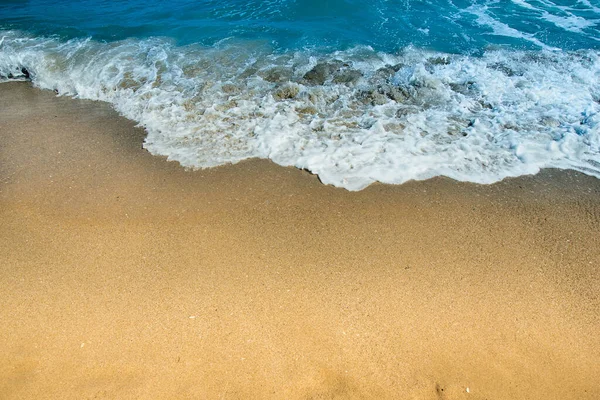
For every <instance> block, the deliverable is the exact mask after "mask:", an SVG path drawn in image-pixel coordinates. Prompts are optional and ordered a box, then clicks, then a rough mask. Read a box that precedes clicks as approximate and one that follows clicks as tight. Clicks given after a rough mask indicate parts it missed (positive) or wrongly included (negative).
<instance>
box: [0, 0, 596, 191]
mask: <svg viewBox="0 0 600 400" xmlns="http://www.w3.org/2000/svg"><path fill="white" fill-rule="evenodd" d="M599 29H600V0H577V1H575V0H572V1H567V0H512V1H508V0H498V1H485V0H479V1H478V0H455V1H444V0H425V1H408V0H404V1H400V0H375V1H371V2H364V1H356V0H320V1H316V0H265V1H256V0H248V1H241V0H228V1H224V0H221V1H215V0H211V1H184V0H172V1H170V2H164V1H157V0H145V1H140V0H129V1H122V0H112V1H102V0H96V1H91V0H82V1H66V0H62V1H61V0H55V1H49V0H30V1H22V0H21V1H6V0H4V1H0V81H2V80H15V79H16V80H25V79H27V80H31V81H32V82H33V84H34V85H36V86H38V87H40V88H44V89H52V90H55V91H57V92H58V93H59V95H70V96H75V97H80V98H89V99H95V100H102V101H107V102H110V103H111V104H113V106H114V107H115V108H116V109H117V110H118V111H119V112H120V113H121V114H123V115H125V116H126V117H128V118H131V119H133V120H136V121H138V122H139V123H140V124H141V125H143V126H144V127H145V128H146V129H147V131H148V137H147V139H146V144H145V146H146V148H147V149H148V150H149V151H151V152H152V153H155V154H162V155H166V156H168V157H169V158H170V159H172V160H176V161H178V162H180V163H181V164H183V165H185V166H189V167H194V168H204V167H212V166H216V165H221V164H224V163H231V162H237V161H239V160H242V159H245V158H250V157H262V158H269V159H271V160H273V161H275V162H277V163H279V164H282V165H295V166H297V167H300V168H306V169H309V170H311V171H312V172H314V173H316V174H318V175H319V177H320V178H321V180H322V181H323V182H324V183H330V184H334V185H336V186H342V187H345V188H347V189H351V190H359V189H362V188H364V187H365V186H367V185H368V184H370V183H372V182H374V181H381V182H387V183H402V182H404V181H406V180H409V179H427V178H430V177H432V176H437V175H445V176H449V177H452V178H454V179H460V180H467V181H473V182H480V183H490V182H495V181H497V180H499V179H503V178H505V177H507V176H518V175H522V174H529V173H535V172H537V171H539V169H541V168H547V167H554V168H571V169H576V170H579V171H582V172H585V173H588V174H591V175H595V176H599V177H600V114H599V113H600V84H599V83H598V82H600V49H599V46H600V31H599Z"/></svg>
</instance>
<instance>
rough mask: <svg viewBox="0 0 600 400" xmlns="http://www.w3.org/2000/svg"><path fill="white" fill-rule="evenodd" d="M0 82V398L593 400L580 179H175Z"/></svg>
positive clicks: (177, 174)
mask: <svg viewBox="0 0 600 400" xmlns="http://www.w3.org/2000/svg"><path fill="white" fill-rule="evenodd" d="M143 137H144V132H143V130H142V129H140V128H135V127H134V123H132V122H131V121H128V120H126V119H124V118H121V117H119V116H117V115H116V113H115V112H114V111H112V110H111V109H110V108H109V106H108V105H106V104H102V103H96V102H89V101H81V100H73V99H69V98H64V97H58V98H57V97H55V96H54V94H53V93H51V92H43V91H39V90H37V89H33V88H31V87H30V86H29V85H28V84H26V83H4V84H0V288H1V290H0V398H1V399H88V398H110V399H138V398H139V399H168V398H171V399H187V398H189V399H221V398H222V399H238V398H239V399H254V398H257V399H262V398H265V399H269V398H272V399H334V398H335V399H338V398H339V399H346V398H348V399H359V398H372V399H387V398H389V399H477V400H479V399H560V400H564V399H598V398H600V334H599V332H600V297H599V293H600V268H599V266H600V265H599V264H600V246H599V241H600V180H597V179H595V178H592V177H588V176H584V175H581V174H578V173H574V172H564V171H562V172H561V171H556V170H548V171H544V172H543V173H541V174H539V175H538V176H535V177H521V178H518V179H510V180H506V181H504V182H501V183H498V184H495V185H490V186H481V185H474V184H468V183H459V182H454V181H451V180H449V179H445V178H436V179H432V180H429V181H426V182H410V183H407V184H404V185H400V186H387V185H380V184H376V185H372V186H371V187H369V188H367V189H366V190H363V191H361V192H355V193H353V192H347V191H345V190H343V189H338V188H333V187H329V186H324V185H322V184H321V183H319V181H318V179H317V178H316V177H315V176H312V175H310V174H309V173H306V172H303V171H299V170H296V169H294V168H283V167H279V166H276V165H274V164H273V163H271V162H268V161H258V160H252V161H247V162H242V163H240V164H237V165H234V166H226V167H220V168H215V169H211V170H203V171H195V172H193V171H185V170H184V169H183V168H181V167H180V166H178V165H177V164H176V163H172V162H167V161H166V160H165V159H163V158H161V157H156V156H152V155H150V154H149V153H147V152H146V151H145V150H143V149H142V141H143Z"/></svg>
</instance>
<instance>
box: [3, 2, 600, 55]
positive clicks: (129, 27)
mask: <svg viewBox="0 0 600 400" xmlns="http://www.w3.org/2000/svg"><path fill="white" fill-rule="evenodd" d="M599 9H600V1H598V0H589V2H588V1H587V0H583V1H564V0H561V1H557V0H554V1H546V0H544V1H532V0H530V1H529V2H526V1H524V0H523V1H519V2H517V1H514V2H513V1H506V0H505V1H473V0H471V1H469V0H460V1H459V0H455V1H444V0H429V1H427V0H426V1H409V0H388V1H385V0H377V1H370V2H365V1H358V0H345V1H344V0H267V1H257V0H249V1H248V0H247V1H242V0H238V1H234V0H228V1H185V0H172V1H169V2H165V1H157V0H146V1H141V0H127V1H123V0H111V1H101V0H87V1H65V0H63V1H60V0H59V1H50V0H46V1H44V0H37V1H36V0H29V1H23V0H19V1H6V0H5V1H2V2H0V27H2V28H4V29H18V30H24V31H28V32H31V33H33V34H35V35H59V36H61V37H62V38H65V39H70V38H74V37H92V38H94V39H96V40H104V41H114V40H122V39H126V38H131V37H135V38H140V39H142V38H147V37H151V36H159V37H168V38H172V39H174V40H175V42H176V43H177V44H179V45H185V44H191V43H202V44H205V45H212V44H214V43H215V42H218V41H220V40H223V39H227V38H238V39H249V40H265V41H268V42H270V43H272V44H273V46H274V47H276V48H279V49H296V48H302V47H306V46H315V47H327V48H330V49H343V48H348V47H351V46H356V45H369V46H372V47H374V48H375V49H377V50H383V51H388V52H393V51H397V50H398V49H400V48H403V47H406V46H408V45H413V46H418V47H426V48H431V49H435V50H439V51H443V52H451V53H464V52H469V53H470V52H480V51H481V50H482V49H485V48H488V47H490V46H507V47H512V48H518V49H537V48H540V47H541V46H540V44H543V45H546V46H550V47H555V48H561V49H569V50H573V49H582V48H598V46H599V45H600V42H599V39H600V31H599V26H600V25H599V24H598V23H597V22H598V21H599V19H600V14H599V13H598V11H599ZM482 16H483V18H482ZM488 20H489V21H488ZM495 26H496V28H495ZM498 29H500V30H502V31H504V32H498ZM511 30H514V32H511ZM495 31H496V33H495ZM519 36H520V37H519Z"/></svg>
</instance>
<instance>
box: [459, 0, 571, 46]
mask: <svg viewBox="0 0 600 400" xmlns="http://www.w3.org/2000/svg"><path fill="white" fill-rule="evenodd" d="M487 10H488V7H486V6H482V5H472V6H469V7H467V8H465V9H464V10H463V11H462V12H466V13H469V14H472V15H474V16H476V17H477V23H478V24H479V25H481V26H487V27H488V28H491V29H492V33H491V34H492V35H498V36H506V37H513V38H516V39H522V40H526V41H528V42H531V43H533V44H535V45H536V46H539V47H540V48H542V49H544V50H560V49H559V48H556V47H552V46H548V45H546V44H545V43H544V42H542V41H540V40H539V39H537V38H536V37H535V36H534V35H532V34H529V33H526V32H521V31H519V30H517V29H515V28H512V27H510V26H509V25H507V24H505V23H504V22H501V21H499V20H497V19H494V18H493V17H491V16H490V15H489V14H488V13H487Z"/></svg>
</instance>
